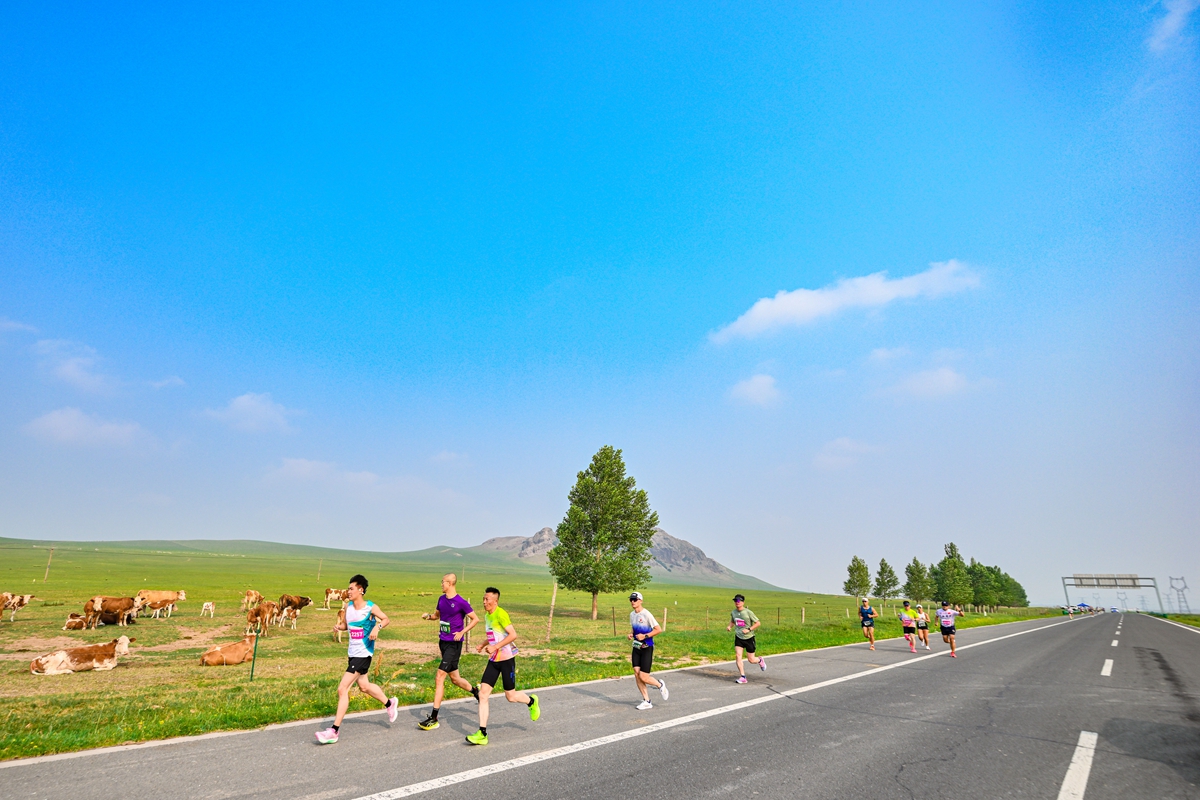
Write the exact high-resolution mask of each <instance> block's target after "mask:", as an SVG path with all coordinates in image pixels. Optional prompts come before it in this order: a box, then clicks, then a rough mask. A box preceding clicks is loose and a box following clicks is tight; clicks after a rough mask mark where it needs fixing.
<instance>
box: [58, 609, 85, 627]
mask: <svg viewBox="0 0 1200 800" xmlns="http://www.w3.org/2000/svg"><path fill="white" fill-rule="evenodd" d="M85 627H87V619H86V618H85V617H84V616H83V614H76V613H75V612H73V611H72V612H71V614H70V615H69V616H68V617H67V624H66V625H63V628H62V629H63V630H64V631H81V630H83V629H84V628H85Z"/></svg>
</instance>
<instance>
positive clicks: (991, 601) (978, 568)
mask: <svg viewBox="0 0 1200 800" xmlns="http://www.w3.org/2000/svg"><path fill="white" fill-rule="evenodd" d="M967 574H968V575H969V576H970V577H971V592H972V595H973V597H974V600H972V602H973V603H975V605H977V606H984V607H985V608H986V607H987V606H994V605H996V604H997V603H998V602H999V601H1000V592H999V591H998V589H999V587H998V586H997V585H996V576H995V574H994V573H993V572H992V571H991V569H990V568H988V567H985V566H984V565H983V564H980V563H979V562H978V561H976V560H975V559H973V558H972V559H971V565H970V566H969V567H967Z"/></svg>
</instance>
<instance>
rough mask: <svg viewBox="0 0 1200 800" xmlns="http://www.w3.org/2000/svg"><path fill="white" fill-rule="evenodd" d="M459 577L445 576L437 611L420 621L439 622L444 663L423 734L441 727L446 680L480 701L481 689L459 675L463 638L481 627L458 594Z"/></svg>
mask: <svg viewBox="0 0 1200 800" xmlns="http://www.w3.org/2000/svg"><path fill="white" fill-rule="evenodd" d="M457 585H458V576H457V575H455V574H454V573H453V572H449V573H447V574H445V575H443V576H442V596H441V597H439V598H438V602H437V611H434V612H433V613H432V614H422V615H421V619H432V620H437V621H438V648H439V649H440V650H441V653H442V661H441V663H440V664H438V670H437V677H436V678H435V680H434V685H433V710H432V711H430V712H429V716H428V717H427V718H426V719H425V720H424V721H423V722H421V723H420V724H419V725H418V726H417V727H419V728H420V729H421V730H423V731H431V730H433V729H434V728H436V727H437V726H438V711H440V710H441V708H442V698H444V697H445V696H446V678H447V677H449V678H450V682H451V683H453V684H454V685H455V686H457V687H458V688H460V689H462V690H463V691H464V692H470V693H471V694H473V695H475V699H476V700H478V699H479V689H478V687H473V686H471V682H470V681H468V680H467V679H466V678H464V677H462V676H461V675H459V674H458V660H459V658H460V657H461V656H462V648H463V637H464V636H466V635H467V633H468V632H469V631H470V630H471V628H474V627H475V626H476V625H478V624H479V615H478V614H476V613H475V610H474V609H473V608H471V604H470V603H468V602H467V598H465V597H463V596H462V595H460V594H459V593H458V590H457V589H456V588H455V587H456V586H457Z"/></svg>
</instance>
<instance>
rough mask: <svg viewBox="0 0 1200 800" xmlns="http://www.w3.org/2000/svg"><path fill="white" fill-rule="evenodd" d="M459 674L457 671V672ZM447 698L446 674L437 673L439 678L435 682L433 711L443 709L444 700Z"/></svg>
mask: <svg viewBox="0 0 1200 800" xmlns="http://www.w3.org/2000/svg"><path fill="white" fill-rule="evenodd" d="M455 672H456V673H457V670H456V671H455ZM445 696H446V673H445V672H443V671H442V670H440V669H439V670H438V671H437V677H436V678H434V680H433V710H434V711H438V710H440V709H441V707H442V698H444V697H445Z"/></svg>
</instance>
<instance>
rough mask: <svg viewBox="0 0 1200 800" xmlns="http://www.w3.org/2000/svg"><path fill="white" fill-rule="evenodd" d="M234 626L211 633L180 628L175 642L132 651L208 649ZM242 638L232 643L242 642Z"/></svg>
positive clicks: (160, 651) (164, 651)
mask: <svg viewBox="0 0 1200 800" xmlns="http://www.w3.org/2000/svg"><path fill="white" fill-rule="evenodd" d="M232 627H233V626H232V625H222V626H221V627H219V628H216V629H215V630H211V631H194V630H192V629H191V628H182V627H181V628H180V629H179V638H178V639H176V640H175V641H173V642H167V643H166V644H156V645H154V646H153V647H134V648H131V651H132V652H134V653H169V652H171V651H173V650H191V649H192V648H195V647H208V646H209V645H210V644H212V643H213V639H216V638H217V637H218V636H221V635H223V634H224V633H225V632H226V631H228V630H229V629H230V628H232ZM240 640H241V637H238V638H237V639H233V640H231V641H235V642H236V641H240Z"/></svg>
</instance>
